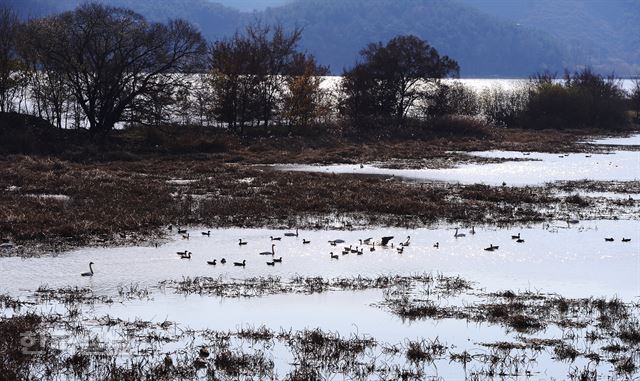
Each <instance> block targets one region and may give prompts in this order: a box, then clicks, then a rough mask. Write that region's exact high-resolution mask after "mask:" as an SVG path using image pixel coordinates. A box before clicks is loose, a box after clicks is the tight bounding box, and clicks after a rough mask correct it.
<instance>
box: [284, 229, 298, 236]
mask: <svg viewBox="0 0 640 381" xmlns="http://www.w3.org/2000/svg"><path fill="white" fill-rule="evenodd" d="M284 236H285V237H297V236H298V228H296V232H295V233H291V232H289V233H284Z"/></svg>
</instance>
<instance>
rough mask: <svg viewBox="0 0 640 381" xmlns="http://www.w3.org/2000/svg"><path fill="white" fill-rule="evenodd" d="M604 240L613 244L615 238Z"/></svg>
mask: <svg viewBox="0 0 640 381" xmlns="http://www.w3.org/2000/svg"><path fill="white" fill-rule="evenodd" d="M604 240H605V241H607V242H613V238H605V239H604Z"/></svg>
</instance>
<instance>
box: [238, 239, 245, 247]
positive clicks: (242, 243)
mask: <svg viewBox="0 0 640 381" xmlns="http://www.w3.org/2000/svg"><path fill="white" fill-rule="evenodd" d="M246 244H247V241H243V240H242V238H240V239H239V240H238V245H240V246H242V245H246Z"/></svg>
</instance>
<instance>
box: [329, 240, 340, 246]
mask: <svg viewBox="0 0 640 381" xmlns="http://www.w3.org/2000/svg"><path fill="white" fill-rule="evenodd" d="M329 245H331V246H337V245H338V243H337V242H336V241H329Z"/></svg>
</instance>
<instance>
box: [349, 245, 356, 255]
mask: <svg viewBox="0 0 640 381" xmlns="http://www.w3.org/2000/svg"><path fill="white" fill-rule="evenodd" d="M350 251H351V252H352V253H354V254H356V253H357V252H358V246H356V248H355V249H351V250H350Z"/></svg>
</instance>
